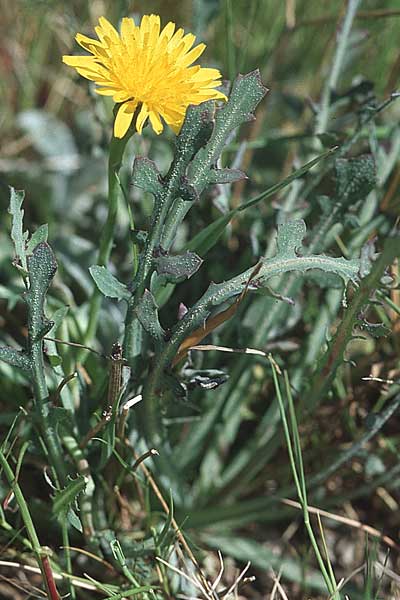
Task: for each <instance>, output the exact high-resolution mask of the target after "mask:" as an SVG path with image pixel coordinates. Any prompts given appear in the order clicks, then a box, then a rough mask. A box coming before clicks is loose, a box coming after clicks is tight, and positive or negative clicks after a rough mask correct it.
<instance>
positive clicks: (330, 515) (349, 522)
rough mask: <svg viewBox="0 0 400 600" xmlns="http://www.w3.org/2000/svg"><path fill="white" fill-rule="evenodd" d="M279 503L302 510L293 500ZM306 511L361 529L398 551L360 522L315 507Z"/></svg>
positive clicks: (388, 538)
mask: <svg viewBox="0 0 400 600" xmlns="http://www.w3.org/2000/svg"><path fill="white" fill-rule="evenodd" d="M281 502H282V503H283V504H286V505H287V506H292V507H293V508H298V509H302V506H301V504H300V503H299V502H296V501H295V500H290V499H289V498H282V500H281ZM307 508H308V511H309V512H310V513H312V514H314V515H321V516H322V517H327V518H328V519H332V521H336V522H337V523H343V524H344V525H348V526H349V527H353V528H354V529H361V531H364V532H365V533H367V534H369V535H371V536H372V537H376V538H378V539H380V540H381V541H382V542H384V543H385V544H386V545H387V546H390V548H393V549H395V550H397V551H398V552H399V551H400V546H398V544H396V542H395V541H394V540H392V539H391V538H390V537H388V536H387V535H383V534H382V533H381V532H380V531H378V529H375V528H374V527H371V526H370V525H365V524H364V523H361V522H360V521H356V520H355V519H350V518H349V517H343V516H342V515H335V514H334V513H331V512H328V511H326V510H323V509H321V508H316V507H315V506H310V505H308V506H307Z"/></svg>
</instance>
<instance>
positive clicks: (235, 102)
mask: <svg viewBox="0 0 400 600" xmlns="http://www.w3.org/2000/svg"><path fill="white" fill-rule="evenodd" d="M267 92H268V89H267V88H266V87H264V85H263V83H262V81H261V77H260V71H259V70H258V69H256V70H255V71H251V72H250V73H247V75H238V77H237V78H236V79H235V81H234V83H233V86H232V91H231V93H230V94H229V99H228V102H227V103H226V104H225V105H224V106H223V107H222V108H221V109H220V110H219V111H218V112H217V115H216V118H215V134H216V135H218V134H219V133H220V132H223V133H224V135H225V136H226V134H227V133H229V132H231V131H233V130H234V129H236V127H239V125H241V124H242V123H245V122H246V121H253V120H254V119H255V117H254V111H255V109H256V107H257V105H258V104H259V103H260V102H261V100H262V99H263V98H264V96H265V94H266V93H267Z"/></svg>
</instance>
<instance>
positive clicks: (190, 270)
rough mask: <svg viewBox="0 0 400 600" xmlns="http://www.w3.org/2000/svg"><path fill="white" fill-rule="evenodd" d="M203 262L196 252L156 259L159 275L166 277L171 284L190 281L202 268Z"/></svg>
mask: <svg viewBox="0 0 400 600" xmlns="http://www.w3.org/2000/svg"><path fill="white" fill-rule="evenodd" d="M202 262H203V260H202V259H201V258H200V256H198V255H197V254H195V253H194V252H185V254H179V255H177V256H163V255H161V256H158V257H157V258H155V259H154V263H155V266H156V270H157V273H158V275H161V276H164V278H165V280H166V281H168V282H169V283H179V282H180V281H184V280H185V279H189V278H190V277H192V275H194V274H195V273H196V272H197V271H198V270H199V268H200V266H201V264H202Z"/></svg>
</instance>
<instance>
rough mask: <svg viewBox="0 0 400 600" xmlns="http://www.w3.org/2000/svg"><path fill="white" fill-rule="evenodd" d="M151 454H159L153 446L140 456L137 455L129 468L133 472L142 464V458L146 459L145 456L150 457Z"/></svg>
mask: <svg viewBox="0 0 400 600" xmlns="http://www.w3.org/2000/svg"><path fill="white" fill-rule="evenodd" d="M135 456H136V455H135ZM151 456H160V455H159V453H158V452H157V450H155V449H154V448H152V449H151V450H148V451H147V452H145V453H144V454H142V455H141V456H139V458H137V459H136V461H135V462H134V463H133V465H132V467H131V470H132V471H133V472H135V471H136V469H137V468H138V467H139V466H140V465H141V464H142V462H143V461H144V460H146V458H150V457H151Z"/></svg>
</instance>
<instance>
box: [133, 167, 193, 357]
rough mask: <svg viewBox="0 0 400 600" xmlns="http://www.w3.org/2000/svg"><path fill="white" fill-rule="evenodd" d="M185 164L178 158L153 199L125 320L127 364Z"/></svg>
mask: <svg viewBox="0 0 400 600" xmlns="http://www.w3.org/2000/svg"><path fill="white" fill-rule="evenodd" d="M185 164H186V157H184V156H182V157H179V158H178V159H177V160H176V161H175V162H174V163H173V164H172V165H171V169H170V172H169V173H168V175H167V177H166V183H165V192H164V193H163V195H162V196H161V197H159V198H156V199H155V204H154V209H153V214H152V218H151V223H150V228H149V234H148V237H147V240H146V245H145V248H144V251H143V254H142V255H141V257H140V263H139V269H138V272H137V275H136V278H135V283H136V284H137V285H136V289H135V292H134V294H133V295H132V298H131V300H130V302H129V303H128V310H127V313H126V319H125V335H124V343H123V348H124V357H125V358H126V359H127V360H128V362H130V361H132V360H133V359H134V349H135V346H134V337H135V328H136V326H137V318H136V307H137V306H138V304H139V302H140V299H141V298H142V296H143V293H144V291H145V289H146V285H147V282H148V278H149V275H150V273H151V270H152V264H153V253H154V250H155V248H156V246H157V244H159V243H160V238H161V233H162V230H163V227H164V223H165V220H166V217H167V215H168V212H169V210H170V208H171V205H172V203H173V201H174V200H175V197H176V192H177V188H178V186H179V184H180V179H181V176H182V174H183V169H184V167H185Z"/></svg>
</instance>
